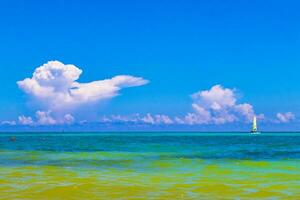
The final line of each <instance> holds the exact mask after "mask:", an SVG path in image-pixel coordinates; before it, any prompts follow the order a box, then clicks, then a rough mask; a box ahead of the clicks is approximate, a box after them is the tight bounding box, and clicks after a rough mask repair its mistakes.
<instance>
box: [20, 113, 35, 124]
mask: <svg viewBox="0 0 300 200" xmlns="http://www.w3.org/2000/svg"><path fill="white" fill-rule="evenodd" d="M18 120H19V124H21V125H33V124H34V122H33V120H32V118H31V117H26V116H24V115H22V116H19V118H18Z"/></svg>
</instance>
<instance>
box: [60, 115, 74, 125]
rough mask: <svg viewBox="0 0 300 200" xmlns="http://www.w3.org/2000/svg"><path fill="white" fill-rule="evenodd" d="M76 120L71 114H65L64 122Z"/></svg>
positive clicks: (70, 122) (68, 122)
mask: <svg viewBox="0 0 300 200" xmlns="http://www.w3.org/2000/svg"><path fill="white" fill-rule="evenodd" d="M74 122H75V118H74V117H73V116H72V115H71V114H66V115H65V116H64V121H63V123H65V124H73V123H74Z"/></svg>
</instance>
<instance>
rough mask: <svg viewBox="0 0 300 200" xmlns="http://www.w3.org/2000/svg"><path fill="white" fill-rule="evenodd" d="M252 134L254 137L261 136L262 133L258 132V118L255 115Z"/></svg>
mask: <svg viewBox="0 0 300 200" xmlns="http://www.w3.org/2000/svg"><path fill="white" fill-rule="evenodd" d="M251 134H253V135H257V134H260V132H258V130H257V124H256V116H255V115H254V116H253V123H252V130H251Z"/></svg>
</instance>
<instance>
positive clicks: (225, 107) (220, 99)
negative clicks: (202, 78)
mask: <svg viewBox="0 0 300 200" xmlns="http://www.w3.org/2000/svg"><path fill="white" fill-rule="evenodd" d="M192 99H193V101H194V102H193V104H192V107H193V109H194V113H188V114H187V115H186V116H185V117H184V119H183V120H184V121H185V122H186V123H187V124H225V123H231V122H236V121H250V120H251V119H252V117H253V115H254V110H253V106H252V105H250V104H248V103H243V104H238V103H237V95H236V92H235V90H234V89H228V88H223V87H222V86H221V85H215V86H213V87H212V88H211V89H210V90H204V91H199V92H197V93H195V94H193V95H192Z"/></svg>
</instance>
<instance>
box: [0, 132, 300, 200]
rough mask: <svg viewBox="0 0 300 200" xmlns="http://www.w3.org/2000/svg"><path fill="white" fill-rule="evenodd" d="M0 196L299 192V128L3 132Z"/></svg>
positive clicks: (286, 195) (276, 195)
mask: <svg viewBox="0 0 300 200" xmlns="http://www.w3.org/2000/svg"><path fill="white" fill-rule="evenodd" d="M0 199H1V200H4V199H7V200H12V199H18V200H21V199H22V200H23V199H42V200H44V199H63V200H67V199H105V200H107V199H153V200H156V199H166V200H169V199H213V200H215V199H300V133H262V134H261V135H250V134H249V133H184V132H182V133H180V132H177V133H163V132H161V133H159V132H157V133H147V132H145V133H143V132H139V133H0Z"/></svg>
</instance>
